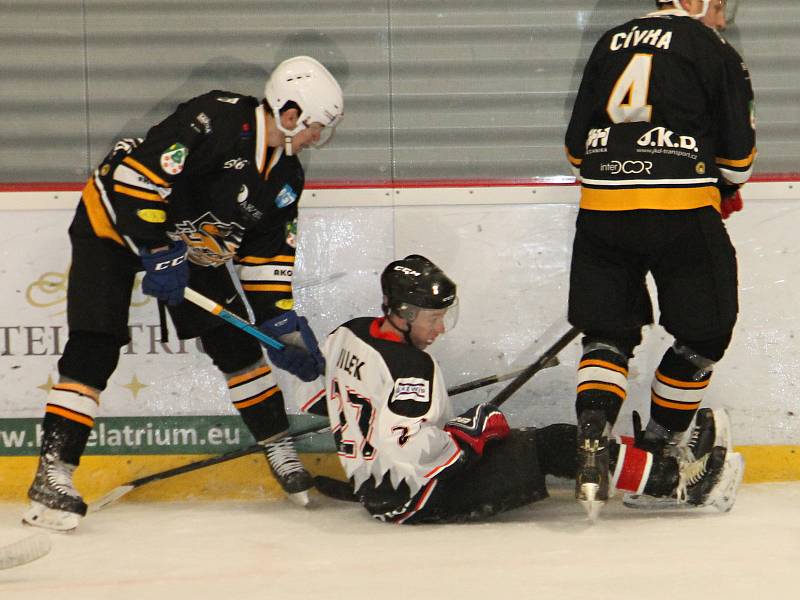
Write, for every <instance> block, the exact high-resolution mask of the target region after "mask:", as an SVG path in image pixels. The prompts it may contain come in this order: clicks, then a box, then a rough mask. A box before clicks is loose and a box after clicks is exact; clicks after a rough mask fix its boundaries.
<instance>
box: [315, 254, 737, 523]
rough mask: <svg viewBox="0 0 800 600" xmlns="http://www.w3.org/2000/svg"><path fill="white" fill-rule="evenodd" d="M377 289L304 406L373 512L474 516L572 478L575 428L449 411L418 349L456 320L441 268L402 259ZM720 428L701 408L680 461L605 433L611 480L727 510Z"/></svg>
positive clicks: (337, 337)
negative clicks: (551, 480) (518, 425)
mask: <svg viewBox="0 0 800 600" xmlns="http://www.w3.org/2000/svg"><path fill="white" fill-rule="evenodd" d="M381 288H382V291H383V312H384V316H383V317H380V318H374V317H362V318H356V319H353V320H351V321H349V322H347V323H344V324H343V325H341V326H340V327H338V328H337V329H336V330H335V331H333V333H331V334H330V335H329V336H328V337H327V339H326V340H325V343H324V345H323V353H324V354H325V356H326V371H325V377H324V382H323V386H324V387H323V389H320V383H319V382H317V384H316V385H314V384H313V383H308V384H304V386H303V387H305V390H304V392H305V396H304V397H305V398H308V399H309V400H308V401H307V402H306V403H305V404H304V410H306V411H308V412H313V413H318V414H327V415H329V418H330V419H331V423H332V430H333V435H334V438H335V440H336V444H337V448H338V455H339V459H340V461H341V463H342V466H343V468H344V471H345V473H346V474H347V475H348V477H349V478H350V479H351V481H352V482H353V486H354V489H355V495H356V497H357V498H358V500H359V501H360V502H361V503H362V504H363V506H364V507H365V508H366V509H367V510H368V511H369V513H370V514H371V515H372V516H373V517H375V518H376V519H379V520H381V521H385V522H392V523H406V524H414V523H446V522H455V521H470V520H477V519H482V518H485V517H488V516H490V515H493V514H496V513H498V512H501V511H505V510H510V509H512V508H515V507H519V506H522V505H525V504H528V503H531V502H535V501H537V500H541V499H543V498H545V497H547V488H546V486H545V475H548V474H550V475H555V476H558V477H564V478H570V479H572V478H574V477H575V473H576V465H577V460H576V459H577V455H576V451H575V436H576V427H575V426H574V425H567V424H556V425H550V426H548V427H544V428H542V429H535V428H524V429H515V430H511V429H510V428H509V426H508V423H507V422H506V419H505V416H504V415H503V413H502V412H501V411H500V410H499V409H498V408H496V407H494V406H493V405H491V404H489V403H484V404H479V405H477V406H475V407H473V408H472V409H470V410H468V411H466V412H465V413H463V414H462V415H460V416H454V415H453V414H452V408H451V405H450V400H449V398H448V396H447V391H446V387H445V384H444V381H443V379H442V374H441V371H440V369H439V365H438V364H437V362H436V360H434V358H433V357H432V356H431V355H430V354H428V353H427V352H425V349H426V348H427V347H428V346H429V345H430V344H432V343H433V342H434V341H435V340H436V339H437V338H438V337H439V336H440V335H442V334H443V333H444V332H445V331H446V330H448V329H449V328H451V327H452V326H453V325H454V324H455V317H456V315H455V314H454V313H455V311H456V309H457V299H456V286H455V284H454V283H453V281H452V280H451V279H450V278H449V277H447V275H445V274H444V273H443V272H442V270H441V269H439V268H438V267H437V266H436V265H435V264H433V263H432V262H431V261H429V260H428V259H426V258H425V257H422V256H419V255H411V256H407V257H406V258H404V259H402V260H397V261H394V262H392V263H390V264H389V265H388V266H387V267H386V269H385V270H384V271H383V274H382V276H381ZM724 423H725V420H724V413H714V412H712V411H710V410H707V411H706V412H704V413H702V418H698V420H697V424H696V426H695V428H694V435H693V436H692V439H691V440H688V441H687V443H686V444H685V445H684V447H686V448H687V452H686V453H685V455H684V456H682V457H673V456H662V455H661V454H652V453H650V452H647V451H645V450H642V449H640V448H637V447H636V446H634V445H633V444H632V440H612V441H611V442H610V444H609V464H610V469H611V474H612V481H613V483H614V485H616V487H617V488H619V489H622V490H628V491H632V492H638V493H639V494H647V495H650V496H656V497H661V498H664V499H666V500H665V501H666V502H667V503H668V504H669V505H670V506H686V507H696V506H708V505H713V506H715V507H717V508H718V509H719V510H729V509H730V507H731V506H732V504H733V501H734V499H735V494H736V489H737V486H738V484H739V481H738V479H736V477H735V475H736V473H733V472H731V471H730V470H727V471H726V470H725V468H724V467H725V458H726V454H727V452H728V449H729V446H730V435H729V430H728V428H727V427H725V426H724ZM717 425H719V426H717ZM695 457H696V458H695Z"/></svg>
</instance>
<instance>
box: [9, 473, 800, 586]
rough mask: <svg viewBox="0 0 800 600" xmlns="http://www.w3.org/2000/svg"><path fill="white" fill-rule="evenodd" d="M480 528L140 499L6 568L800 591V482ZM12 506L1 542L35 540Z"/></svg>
mask: <svg viewBox="0 0 800 600" xmlns="http://www.w3.org/2000/svg"><path fill="white" fill-rule="evenodd" d="M551 491H552V497H551V498H550V499H549V500H545V501H543V502H540V503H538V504H533V505H531V506H530V507H526V508H522V509H519V510H516V511H513V512H511V513H508V514H506V515H503V516H501V517H500V518H496V519H495V520H493V521H491V522H488V523H482V524H470V525H444V526H422V527H420V526H416V527H410V526H394V525H385V524H381V523H378V522H374V521H372V520H371V519H370V518H369V517H368V516H367V513H366V512H365V511H364V510H363V509H361V508H360V507H359V506H358V505H356V504H349V503H343V502H337V501H334V500H329V499H326V498H320V497H315V499H316V508H314V509H313V510H302V509H299V508H296V507H294V506H292V505H290V504H289V503H288V502H268V503H263V504H262V503H254V502H246V503H231V502H208V503H202V502H196V503H131V502H125V501H122V502H120V503H119V504H116V505H113V506H111V507H109V508H107V509H106V510H104V511H102V512H99V513H96V514H93V515H90V516H89V517H87V518H86V519H85V520H84V521H83V523H82V524H81V527H80V528H79V530H78V531H77V532H75V533H74V534H68V535H54V536H53V550H52V551H51V552H50V554H49V555H47V556H45V557H44V558H42V559H39V560H37V561H35V562H33V563H31V564H29V565H25V566H21V567H17V568H14V569H9V570H6V571H0V598H2V599H3V600H12V599H13V600H16V599H25V600H38V599H48V600H49V599H52V598H59V599H62V598H63V599H70V600H71V599H73V598H74V599H76V600H77V599H79V600H91V599H95V598H96V599H101V598H102V599H108V598H113V599H114V600H128V599H131V600H133V599H136V600H143V599H148V600H149V599H155V598H158V599H161V598H165V599H170V600H182V599H191V600H202V599H206V598H208V599H214V600H224V599H228V598H231V599H247V598H264V599H270V600H281V599H296V600H299V599H317V598H321V599H325V600H338V599H346V598H352V599H362V598H363V599H366V598H369V599H371V600H390V599H394V598H398V599H399V598H403V599H411V598H413V599H415V600H417V599H422V600H427V599H429V598H430V599H434V598H435V599H437V600H446V599H459V600H460V599H469V598H480V599H481V600H501V599H503V600H505V599H514V600H516V599H523V598H524V599H528V598H536V599H542V600H544V599H558V600H569V599H573V598H574V599H580V600H604V599H606V598H608V599H612V598H613V599H614V600H620V599H626V598H636V599H641V600H660V599H669V600H683V599H690V598H691V599H704V600H711V599H717V598H718V599H724V600H738V599H753V598H760V599H767V598H769V599H770V600H772V599H775V600H779V599H784V598H796V597H797V573H798V567H797V565H798V555H799V553H800V518H798V508H797V507H798V505H800V482H792V483H773V484H758V485H746V486H743V487H742V489H741V490H740V493H739V499H738V502H737V504H736V506H735V507H734V509H733V511H732V512H731V513H729V514H720V513H717V512H716V511H714V510H713V509H710V512H706V510H701V511H692V512H689V511H682V512H674V513H663V512H662V513H645V512H641V511H635V510H630V509H626V508H624V507H623V506H622V503H621V499H620V498H619V497H617V498H614V499H612V500H611V502H610V503H609V505H608V506H607V507H606V508H605V510H604V511H603V514H602V515H601V520H600V521H599V522H598V523H597V524H595V525H590V524H588V522H587V521H586V519H585V517H584V516H583V509H582V508H581V507H580V506H579V505H578V504H577V503H576V502H575V501H574V500H573V499H572V498H571V489H570V488H569V487H567V486H566V485H563V484H557V485H556V486H555V487H553V488H551ZM22 508H23V507H22V506H21V505H18V504H0V546H2V545H6V544H10V543H12V542H14V541H16V540H18V539H21V538H22V537H25V536H26V535H29V534H30V531H31V530H28V529H25V528H23V527H22V526H21V525H19V515H20V513H21V511H22Z"/></svg>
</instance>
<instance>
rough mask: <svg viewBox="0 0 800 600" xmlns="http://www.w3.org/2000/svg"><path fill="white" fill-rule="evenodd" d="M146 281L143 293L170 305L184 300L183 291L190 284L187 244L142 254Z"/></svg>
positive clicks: (178, 244)
mask: <svg viewBox="0 0 800 600" xmlns="http://www.w3.org/2000/svg"><path fill="white" fill-rule="evenodd" d="M142 265H143V266H144V270H145V273H144V279H143V280H142V291H143V292H144V293H145V294H147V295H148V296H155V297H156V298H158V299H159V300H161V301H162V302H166V303H167V304H169V305H175V304H179V303H180V302H181V301H182V300H183V290H184V289H185V288H186V286H187V285H188V283H189V263H188V262H187V261H186V244H184V243H183V242H181V241H178V242H175V243H174V244H173V245H172V246H171V247H170V248H167V249H166V250H161V251H159V252H155V253H153V254H149V253H146V252H142Z"/></svg>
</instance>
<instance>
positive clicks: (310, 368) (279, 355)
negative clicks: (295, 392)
mask: <svg viewBox="0 0 800 600" xmlns="http://www.w3.org/2000/svg"><path fill="white" fill-rule="evenodd" d="M258 328H259V329H260V330H261V331H263V332H264V333H266V334H267V335H268V336H270V337H273V338H275V339H277V340H278V341H280V342H282V343H283V344H284V348H283V350H276V349H275V348H271V347H269V346H267V354H268V355H269V360H270V362H272V364H273V365H275V366H276V367H278V368H279V369H283V370H284V371H288V372H289V373H291V374H292V375H295V376H296V377H299V378H300V379H302V380H303V381H314V380H315V379H316V378H317V377H319V376H320V375H322V374H323V373H325V357H324V356H322V352H320V349H319V345H318V344H317V338H316V337H315V336H314V332H313V331H312V330H311V327H309V325H308V320H307V319H306V318H305V317H300V316H298V315H297V313H296V312H294V311H293V310H290V311H288V312H285V313H283V314H282V315H279V316H277V317H275V318H273V319H270V320H268V321H265V322H263V323H261V324H260V325H259V326H258Z"/></svg>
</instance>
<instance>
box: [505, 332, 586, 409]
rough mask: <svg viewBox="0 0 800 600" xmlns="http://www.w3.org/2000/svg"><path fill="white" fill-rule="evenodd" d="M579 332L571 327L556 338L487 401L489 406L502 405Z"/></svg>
mask: <svg viewBox="0 0 800 600" xmlns="http://www.w3.org/2000/svg"><path fill="white" fill-rule="evenodd" d="M580 332H581V330H580V329H578V328H577V327H571V328H570V330H569V331H567V332H566V333H565V334H564V335H562V336H561V337H560V338H558V340H556V342H555V343H554V344H553V345H552V346H550V347H549V348H548V349H547V350H545V351H544V353H543V354H542V355H541V356H540V357H539V359H538V360H537V361H536V362H535V363H533V364H531V365H529V366H527V367H525V368H524V369H523V370H522V372H521V373H520V374H519V375H517V376H516V377H515V378H514V381H512V382H511V383H509V384H508V385H507V386H506V387H504V388H503V389H502V390H500V393H498V394H497V395H496V396H495V397H494V398H492V399H491V400H489V404H493V405H494V406H500V405H502V404H503V403H504V402H505V401H506V400H508V399H509V398H510V397H511V395H512V394H514V392H516V391H517V390H518V389H519V388H521V387H522V386H523V385H525V384H526V383H527V382H528V380H529V379H530V378H531V377H533V376H534V375H536V373H538V372H539V371H541V370H542V369H544V368H545V367H547V365H548V364H549V363H550V361H551V360H553V359H554V358H555V357H556V356H557V355H558V353H559V352H561V351H562V350H563V349H564V348H566V347H567V346H568V345H569V343H570V342H571V341H572V340H574V339H575V338H576V337H578V335H579V334H580Z"/></svg>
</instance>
